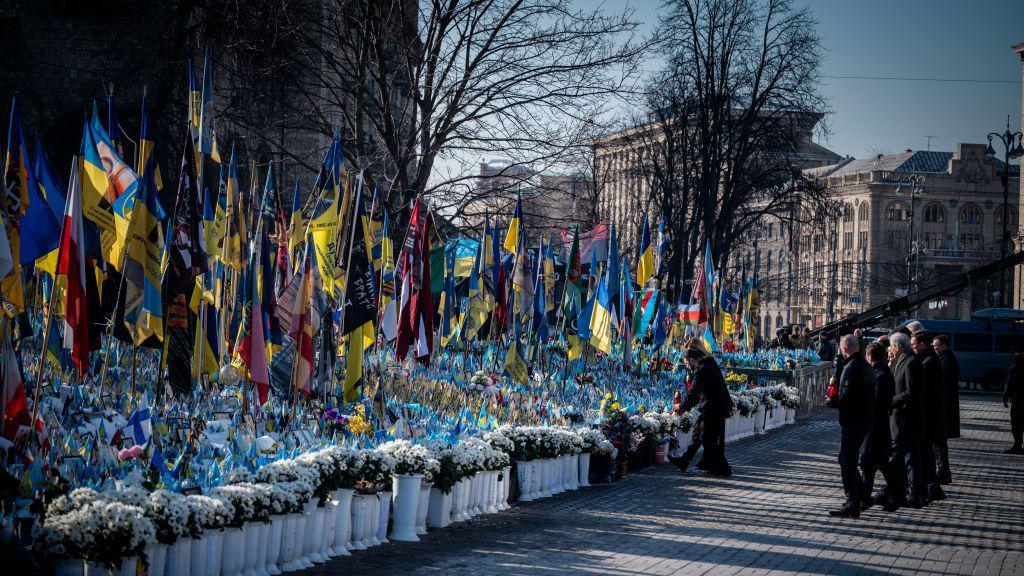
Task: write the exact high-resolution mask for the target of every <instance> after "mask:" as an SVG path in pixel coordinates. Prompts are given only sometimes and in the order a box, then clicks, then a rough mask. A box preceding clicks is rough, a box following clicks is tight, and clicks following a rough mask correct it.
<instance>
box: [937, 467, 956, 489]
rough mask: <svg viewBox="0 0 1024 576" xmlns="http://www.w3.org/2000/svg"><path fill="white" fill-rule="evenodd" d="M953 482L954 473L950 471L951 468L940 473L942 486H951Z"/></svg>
mask: <svg viewBox="0 0 1024 576" xmlns="http://www.w3.org/2000/svg"><path fill="white" fill-rule="evenodd" d="M952 483H953V475H952V474H950V473H949V470H946V471H945V472H943V473H942V474H939V484H940V485H941V486H949V485H950V484H952Z"/></svg>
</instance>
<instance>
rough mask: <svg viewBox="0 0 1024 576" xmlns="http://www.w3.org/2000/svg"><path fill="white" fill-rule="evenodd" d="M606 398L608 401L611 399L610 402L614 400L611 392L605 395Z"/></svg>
mask: <svg viewBox="0 0 1024 576" xmlns="http://www.w3.org/2000/svg"><path fill="white" fill-rule="evenodd" d="M604 397H605V398H607V399H609V400H611V398H612V393H611V392H606V393H605V395H604Z"/></svg>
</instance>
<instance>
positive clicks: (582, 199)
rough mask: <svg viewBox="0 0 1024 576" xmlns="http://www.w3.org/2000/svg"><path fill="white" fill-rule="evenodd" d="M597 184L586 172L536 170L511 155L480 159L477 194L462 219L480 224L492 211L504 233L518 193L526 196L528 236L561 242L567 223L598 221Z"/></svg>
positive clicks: (583, 224) (585, 226) (477, 226)
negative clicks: (506, 158) (513, 158)
mask: <svg viewBox="0 0 1024 576" xmlns="http://www.w3.org/2000/svg"><path fill="white" fill-rule="evenodd" d="M593 189H594V187H593V182H592V179H591V177H590V175H589V174H587V173H585V172H566V173H560V172H552V171H537V170H534V169H533V168H531V167H529V166H525V165H522V164H515V163H513V162H510V161H508V160H491V161H488V162H481V163H480V171H479V173H478V176H477V180H476V184H475V188H474V191H473V194H474V197H473V199H472V200H471V201H470V202H469V203H468V204H467V205H466V207H465V208H464V209H463V211H462V220H463V223H464V224H465V226H466V227H468V228H472V229H474V230H480V229H482V227H483V222H484V218H485V217H486V216H490V218H491V225H492V226H493V225H495V223H496V222H497V223H498V226H499V228H498V229H499V233H500V234H504V231H505V228H504V227H505V226H506V225H507V224H508V221H509V220H510V219H511V217H512V213H513V212H514V210H515V204H516V197H517V196H518V197H522V199H523V223H524V225H525V227H526V230H527V239H528V241H530V242H531V243H536V242H537V241H539V240H540V239H541V238H543V239H544V240H545V241H549V240H550V239H552V238H554V239H555V241H556V242H557V241H558V239H559V237H560V232H561V230H563V229H564V230H572V229H573V228H574V227H577V226H578V227H579V229H580V230H581V231H586V230H589V229H590V228H591V227H593V226H594V225H595V224H596V221H595V211H594V208H595V205H594V198H593V196H594V195H593Z"/></svg>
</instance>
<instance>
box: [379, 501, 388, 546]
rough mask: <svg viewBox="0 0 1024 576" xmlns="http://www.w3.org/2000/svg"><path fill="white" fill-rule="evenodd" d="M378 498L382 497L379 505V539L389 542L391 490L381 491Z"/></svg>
mask: <svg viewBox="0 0 1024 576" xmlns="http://www.w3.org/2000/svg"><path fill="white" fill-rule="evenodd" d="M378 498H380V505H379V506H378V509H379V516H378V518H379V519H378V521H377V540H380V543H381V544H387V543H388V520H389V519H390V518H391V492H381V493H380V495H379V496H378Z"/></svg>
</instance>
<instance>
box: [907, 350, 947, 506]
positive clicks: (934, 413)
mask: <svg viewBox="0 0 1024 576" xmlns="http://www.w3.org/2000/svg"><path fill="white" fill-rule="evenodd" d="M910 342H911V346H912V347H913V348H914V354H917V357H918V358H920V359H921V366H922V367H923V368H924V404H925V437H924V439H923V441H922V444H921V448H920V450H921V456H920V457H921V458H923V459H924V470H925V475H926V476H925V477H926V495H927V496H926V497H927V498H928V501H929V502H932V501H936V500H945V499H946V494H945V493H944V492H943V491H942V487H941V486H940V485H939V475H938V468H937V466H936V458H935V452H936V451H937V449H938V448H939V446H940V445H942V446H944V445H945V444H946V390H945V384H944V378H943V374H942V363H940V362H939V357H938V356H936V355H935V351H934V350H932V339H931V335H930V334H929V333H928V331H927V330H918V331H917V332H914V334H913V336H911V338H910Z"/></svg>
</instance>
